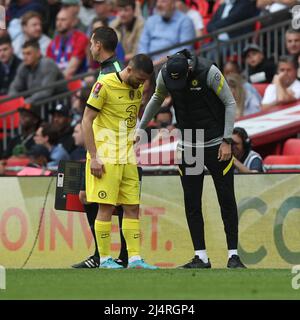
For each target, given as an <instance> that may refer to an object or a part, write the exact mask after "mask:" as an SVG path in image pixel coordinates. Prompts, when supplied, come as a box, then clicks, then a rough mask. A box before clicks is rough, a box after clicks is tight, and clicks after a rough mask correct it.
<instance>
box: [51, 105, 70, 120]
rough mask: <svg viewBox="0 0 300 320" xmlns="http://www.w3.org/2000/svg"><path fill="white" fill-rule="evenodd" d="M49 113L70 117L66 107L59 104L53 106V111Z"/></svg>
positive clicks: (68, 109)
mask: <svg viewBox="0 0 300 320" xmlns="http://www.w3.org/2000/svg"><path fill="white" fill-rule="evenodd" d="M50 113H52V114H53V113H60V114H62V115H63V116H64V117H70V115H71V114H70V108H69V107H68V106H66V105H65V104H62V103H59V104H57V105H56V106H55V108H54V109H53V110H51V111H50Z"/></svg>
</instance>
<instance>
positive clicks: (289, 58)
mask: <svg viewBox="0 0 300 320" xmlns="http://www.w3.org/2000/svg"><path fill="white" fill-rule="evenodd" d="M279 63H290V64H292V65H293V67H294V68H295V69H296V70H297V69H298V61H297V59H296V57H295V56H293V55H286V56H280V57H279V59H278V64H277V67H278V66H279Z"/></svg>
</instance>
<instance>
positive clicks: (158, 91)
mask: <svg viewBox="0 0 300 320" xmlns="http://www.w3.org/2000/svg"><path fill="white" fill-rule="evenodd" d="M167 95H168V90H167V88H166V86H165V82H164V80H163V77H162V74H161V71H160V72H159V74H158V76H157V79H156V88H155V92H154V94H153V95H152V97H151V99H150V101H149V102H148V104H147V106H146V108H145V111H144V114H143V117H142V119H141V122H140V124H139V127H138V129H145V128H146V127H147V124H148V123H149V122H150V121H151V120H152V118H153V117H154V116H155V115H156V114H157V113H158V111H159V109H160V107H161V105H162V103H163V101H164V100H165V98H166V96H167Z"/></svg>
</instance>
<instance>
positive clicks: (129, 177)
mask: <svg viewBox="0 0 300 320" xmlns="http://www.w3.org/2000/svg"><path fill="white" fill-rule="evenodd" d="M118 203H122V206H123V209H124V217H123V224H122V231H123V235H124V238H125V240H126V244H127V251H128V268H141V269H157V267H155V266H151V265H149V264H147V263H146V262H145V261H144V260H143V259H142V258H141V256H140V220H139V203H140V181H139V174H138V169H137V166H136V165H133V164H126V165H124V167H123V175H122V182H121V184H120V192H119V198H118Z"/></svg>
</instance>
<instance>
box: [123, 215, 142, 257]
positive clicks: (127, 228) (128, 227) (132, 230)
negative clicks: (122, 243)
mask: <svg viewBox="0 0 300 320" xmlns="http://www.w3.org/2000/svg"><path fill="white" fill-rule="evenodd" d="M122 231H123V235H124V238H125V240H126V244H127V251H128V258H131V257H134V256H139V255H140V238H141V233H140V220H139V219H126V218H123V222H122Z"/></svg>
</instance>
